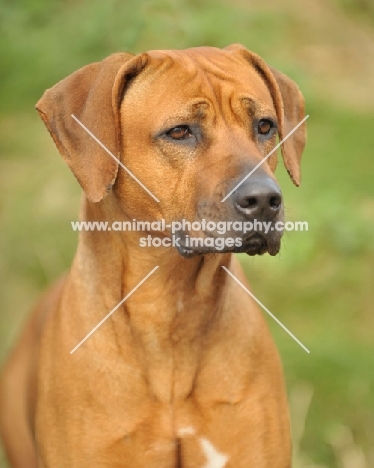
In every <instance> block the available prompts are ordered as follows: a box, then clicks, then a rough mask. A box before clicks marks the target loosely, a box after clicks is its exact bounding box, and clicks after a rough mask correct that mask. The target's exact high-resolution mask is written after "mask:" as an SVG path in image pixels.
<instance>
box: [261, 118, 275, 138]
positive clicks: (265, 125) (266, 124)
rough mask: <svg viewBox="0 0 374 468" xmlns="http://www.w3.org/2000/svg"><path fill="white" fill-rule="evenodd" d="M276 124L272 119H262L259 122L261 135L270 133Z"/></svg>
mask: <svg viewBox="0 0 374 468" xmlns="http://www.w3.org/2000/svg"><path fill="white" fill-rule="evenodd" d="M273 126H274V124H273V122H272V121H271V120H268V119H261V120H260V121H259V123H258V126H257V129H258V133H259V134H260V135H268V134H269V133H270V130H271V129H272V128H273Z"/></svg>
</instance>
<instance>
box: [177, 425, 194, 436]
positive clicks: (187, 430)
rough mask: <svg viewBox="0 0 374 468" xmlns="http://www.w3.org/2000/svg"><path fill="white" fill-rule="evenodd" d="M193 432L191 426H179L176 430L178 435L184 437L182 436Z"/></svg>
mask: <svg viewBox="0 0 374 468" xmlns="http://www.w3.org/2000/svg"><path fill="white" fill-rule="evenodd" d="M194 434H195V429H194V428H193V427H192V426H187V427H181V428H180V429H179V431H178V436H179V437H184V436H189V435H194Z"/></svg>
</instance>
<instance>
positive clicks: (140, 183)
mask: <svg viewBox="0 0 374 468" xmlns="http://www.w3.org/2000/svg"><path fill="white" fill-rule="evenodd" d="M71 116H72V117H73V119H74V120H75V121H76V122H78V123H79V125H80V126H81V127H82V128H83V129H84V130H86V132H87V133H88V134H89V135H90V136H91V137H92V138H93V139H94V140H95V141H96V143H98V144H99V145H100V146H101V147H102V148H103V149H104V150H105V151H106V152H107V153H108V154H109V156H111V157H112V158H113V159H114V160H115V161H117V163H118V164H119V165H120V166H121V167H122V168H123V169H125V171H126V172H127V173H128V174H129V175H130V176H131V177H132V178H133V179H134V180H136V181H137V183H138V184H139V185H140V186H141V187H143V189H144V190H145V191H146V192H147V193H148V194H149V195H150V196H151V197H152V198H153V199H154V200H156V202H158V203H159V202H160V200H159V199H158V198H157V197H156V196H155V195H153V193H152V192H151V191H150V190H148V189H147V187H146V186H145V185H144V184H143V183H142V182H140V180H139V179H138V178H137V177H136V175H134V174H133V173H132V172H131V171H130V169H127V167H126V166H125V165H124V164H122V163H121V161H120V160H119V159H118V158H116V157H115V156H114V154H113V153H112V152H111V151H109V150H108V148H107V147H106V146H105V145H103V143H101V141H100V140H99V139H98V138H96V137H95V135H94V134H93V133H92V132H90V130H88V128H87V127H86V126H85V125H83V124H82V122H81V121H80V120H79V119H77V117H75V115H74V114H71Z"/></svg>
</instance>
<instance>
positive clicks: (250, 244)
mask: <svg viewBox="0 0 374 468" xmlns="http://www.w3.org/2000/svg"><path fill="white" fill-rule="evenodd" d="M177 249H178V251H179V253H180V254H181V255H182V256H183V257H185V258H191V257H195V256H197V255H205V254H212V253H214V254H220V253H229V252H233V253H246V254H247V255H250V256H254V255H263V254H264V253H266V252H268V253H269V255H271V256H274V255H277V253H278V252H279V250H280V239H270V238H266V237H265V236H263V235H262V234H259V233H255V234H252V235H251V236H249V237H247V238H245V239H243V243H242V245H241V246H240V247H233V248H226V249H222V250H218V249H214V248H190V247H187V246H186V245H184V243H183V238H181V239H180V242H179V246H178V247H177Z"/></svg>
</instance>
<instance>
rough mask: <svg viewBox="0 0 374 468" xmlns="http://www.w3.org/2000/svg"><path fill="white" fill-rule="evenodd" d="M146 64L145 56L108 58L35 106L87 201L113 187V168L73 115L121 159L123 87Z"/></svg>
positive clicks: (63, 83) (57, 87) (83, 70)
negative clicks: (120, 109) (120, 111)
mask: <svg viewBox="0 0 374 468" xmlns="http://www.w3.org/2000/svg"><path fill="white" fill-rule="evenodd" d="M146 63H147V55H146V54H143V55H139V56H134V55H132V54H127V53H117V54H113V55H110V56H109V57H107V58H106V59H104V60H102V61H101V62H96V63H92V64H90V65H87V66H85V67H83V68H81V69H79V70H77V71H76V72H75V73H73V74H72V75H70V76H68V77H67V78H65V79H63V80H62V81H60V82H59V83H57V84H56V85H55V86H53V88H50V89H48V90H47V91H45V93H44V94H43V96H42V98H41V99H40V100H39V101H38V103H37V104H36V109H37V110H38V112H39V114H40V116H41V118H42V119H43V121H44V123H45V125H46V127H47V129H48V131H49V132H50V134H51V135H52V138H53V140H54V142H55V144H56V146H57V148H58V150H59V152H60V153H61V155H62V157H63V158H64V160H65V161H66V163H67V164H68V166H69V167H70V169H71V170H72V172H73V173H74V175H75V177H76V178H77V179H78V182H79V183H80V185H81V187H82V189H83V190H84V192H85V193H86V196H87V198H88V199H89V200H90V201H92V202H99V201H100V200H102V199H103V198H104V197H105V195H106V194H107V193H108V191H109V190H110V189H111V188H112V185H113V184H114V182H115V180H116V176H117V171H118V163H117V161H116V160H115V159H114V158H112V157H111V156H110V155H109V154H108V153H107V152H106V151H105V150H104V149H103V148H102V147H101V146H100V145H99V144H98V143H97V142H96V141H95V140H94V139H93V138H92V136H90V135H89V134H88V133H87V132H86V131H85V130H84V129H83V128H82V127H81V126H80V125H79V124H78V122H77V121H76V120H74V119H73V117H72V114H73V115H74V116H75V117H76V118H77V119H79V121H80V122H82V124H83V125H85V126H86V127H87V129H88V130H89V131H90V132H92V134H93V135H95V137H96V138H98V139H99V140H100V141H101V142H102V143H103V145H105V146H106V147H107V148H108V149H109V150H110V151H111V152H112V153H113V155H114V156H116V158H118V159H120V153H121V146H120V144H121V143H120V142H121V125H120V116H119V108H120V105H121V101H122V96H123V92H124V88H125V85H126V82H127V81H128V80H129V79H130V78H132V77H133V76H135V75H136V74H138V73H139V72H140V71H141V70H142V69H143V68H144V67H145V65H146Z"/></svg>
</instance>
